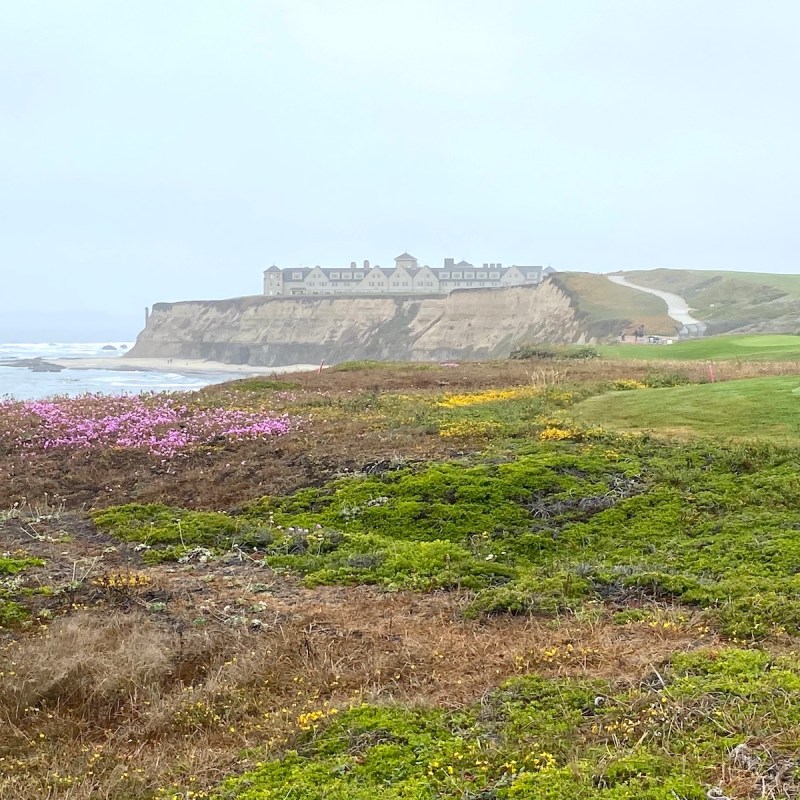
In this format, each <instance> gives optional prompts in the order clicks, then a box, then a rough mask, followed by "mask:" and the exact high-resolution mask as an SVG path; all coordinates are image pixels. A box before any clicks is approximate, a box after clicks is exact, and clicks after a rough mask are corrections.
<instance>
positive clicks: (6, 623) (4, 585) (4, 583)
mask: <svg viewBox="0 0 800 800" xmlns="http://www.w3.org/2000/svg"><path fill="white" fill-rule="evenodd" d="M43 563H44V562H43V561H42V560H41V559H38V558H30V557H29V556H26V555H10V554H9V555H0V631H2V630H3V629H4V628H12V627H14V626H16V625H19V624H20V623H23V622H25V621H26V620H28V619H29V618H30V613H29V612H28V610H27V608H26V607H25V605H24V604H22V603H20V602H18V600H17V599H16V598H17V595H18V594H19V591H18V590H17V586H16V581H14V577H15V576H17V575H20V574H21V573H23V572H24V571H25V570H27V569H28V568H30V567H37V566H40V565H41V564H43Z"/></svg>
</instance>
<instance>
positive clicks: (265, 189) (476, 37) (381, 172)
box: [0, 0, 800, 339]
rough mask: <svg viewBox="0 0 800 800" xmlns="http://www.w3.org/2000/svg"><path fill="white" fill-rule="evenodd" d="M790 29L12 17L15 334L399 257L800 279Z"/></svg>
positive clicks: (701, 7) (0, 93)
mask: <svg viewBox="0 0 800 800" xmlns="http://www.w3.org/2000/svg"><path fill="white" fill-rule="evenodd" d="M798 31H800V4H798V3H797V2H794V0H770V1H769V2H766V3H765V2H756V0H751V1H749V2H740V1H737V0H229V2H222V0H214V2H209V1H206V0H136V2H118V1H117V0H71V2H65V1H64V0H30V2H27V1H26V2H5V3H2V8H0V242H1V243H2V260H1V261H0V265H1V266H0V270H1V271H2V290H1V293H0V339H3V338H5V339H9V338H11V337H12V336H14V335H15V333H16V335H17V338H19V336H20V334H21V332H24V334H25V335H24V336H22V338H30V337H31V336H35V334H36V332H37V331H41V332H42V335H45V331H46V338H56V336H57V334H58V333H59V332H60V333H62V336H61V337H60V338H70V336H71V335H72V336H73V337H74V336H78V337H79V338H80V337H82V336H90V335H91V334H95V335H96V336H98V337H100V338H103V337H106V338H112V337H113V338H119V337H122V338H131V337H133V336H134V335H135V334H136V333H137V332H138V330H139V328H140V327H141V322H142V319H143V308H144V306H145V305H149V304H152V303H153V302H157V301H161V300H181V299H211V298H223V297H231V296H238V295H244V294H257V293H259V292H260V291H261V276H262V270H263V269H264V268H265V267H267V266H269V265H270V264H272V263H273V262H274V263H277V264H278V265H281V266H288V265H295V264H304V265H313V264H317V263H320V264H323V265H340V264H345V265H346V264H349V263H350V261H351V260H358V261H361V260H363V259H365V258H368V259H370V260H371V261H372V262H373V263H375V262H377V263H380V264H382V265H389V264H391V263H392V258H393V257H394V256H395V255H397V254H398V253H400V252H402V251H404V250H408V251H409V252H411V253H413V254H414V255H416V256H417V257H418V258H419V259H420V260H421V261H423V262H427V263H430V264H434V265H439V264H441V262H442V259H443V258H444V257H446V256H453V257H455V258H456V259H461V258H466V259H467V260H469V261H474V262H483V261H502V262H503V263H514V262H516V263H522V264H551V265H552V266H553V267H555V268H556V269H564V270H574V269H585V270H591V271H597V272H603V271H610V270H615V269H629V268H653V267H691V268H700V269H706V268H707V269H712V268H714V269H718V268H727V269H740V270H759V271H765V272H766V271H773V272H800V263H798V253H800V224H798V209H800V203H798V200H800V157H798V149H799V148H800V135H799V134H800V125H798V123H799V122H800V104H798V102H797V92H798V89H797V83H798V77H799V76H800V47H798ZM66 311H69V312H70V313H71V314H72V317H70V318H65V317H63V316H62V315H63V313H64V312H66ZM54 326H55V327H54ZM59 326H61V327H60V328H59ZM56 328H58V330H57V331H56Z"/></svg>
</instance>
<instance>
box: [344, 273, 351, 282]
mask: <svg viewBox="0 0 800 800" xmlns="http://www.w3.org/2000/svg"><path fill="white" fill-rule="evenodd" d="M352 277H353V276H352V275H351V274H350V273H349V272H343V273H342V280H343V281H349V280H352Z"/></svg>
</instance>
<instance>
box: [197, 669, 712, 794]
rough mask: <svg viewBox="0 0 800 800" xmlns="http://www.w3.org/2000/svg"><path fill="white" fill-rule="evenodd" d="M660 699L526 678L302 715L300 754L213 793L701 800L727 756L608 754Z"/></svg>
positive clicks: (652, 751) (653, 750)
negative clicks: (465, 702) (462, 698)
mask: <svg viewBox="0 0 800 800" xmlns="http://www.w3.org/2000/svg"><path fill="white" fill-rule="evenodd" d="M665 672H666V670H665ZM667 674H668V673H667ZM653 694H654V693H653V692H652V690H649V689H647V688H646V687H639V688H636V689H633V690H630V691H627V692H623V693H621V694H616V693H614V691H613V690H612V688H611V687H610V686H608V685H607V684H605V683H604V682H602V681H576V680H546V679H544V678H541V677H539V676H534V675H526V676H521V677H518V678H514V679H512V680H510V681H507V682H506V683H504V684H503V685H502V686H501V687H499V689H497V690H495V691H494V692H492V693H491V694H490V695H489V696H488V697H487V698H484V700H483V701H482V702H481V703H480V705H479V706H476V707H473V708H468V709H466V710H464V711H451V712H448V713H445V712H443V711H440V710H423V709H414V708H401V707H395V706H386V707H382V706H375V705H362V706H359V707H356V708H353V709H350V710H346V711H343V712H342V713H332V712H331V711H330V710H328V711H327V712H324V713H323V712H320V713H318V714H316V715H314V714H307V715H301V716H300V717H299V718H298V725H299V728H300V730H299V731H298V736H297V738H296V741H295V743H294V749H292V750H290V751H288V752H287V753H286V754H285V756H284V757H283V758H281V759H278V760H274V761H270V762H267V763H265V764H263V765H261V766H259V767H257V768H256V769H255V770H252V771H250V772H247V773H245V774H244V775H241V776H237V777H234V778H231V779H229V780H228V781H226V782H225V783H224V784H223V785H222V786H221V787H220V788H219V789H218V790H217V792H216V793H215V794H213V795H212V797H214V798H215V800H233V798H237V799H238V800H255V799H256V798H259V800H270V798H284V797H291V796H296V797H302V798H305V799H306V800H322V798H326V799H330V798H335V799H336V800H345V798H347V800H372V798H374V797H381V798H395V800H400V799H401V798H402V799H403V800H423V799H424V800H432V798H452V799H453V800H456V798H459V800H464V798H472V800H478V798H494V799H495V800H514V798H517V800H519V799H520V798H521V799H522V800H528V799H530V800H534V798H535V799H536V800H539V798H552V799H553V800H572V798H575V797H580V798H586V800H592V799H593V798H598V800H634V798H636V799H638V798H649V800H674V797H675V794H672V793H673V792H678V793H679V794H678V795H677V796H678V797H681V798H686V800H701V798H705V797H706V792H707V787H705V786H704V785H703V783H702V781H701V780H700V775H701V774H702V772H703V770H704V769H705V768H706V764H707V762H708V760H709V759H714V758H716V759H718V760H719V759H720V758H724V757H725V754H724V752H723V750H722V749H719V750H717V751H716V752H714V753H709V752H705V751H704V752H703V759H705V760H701V759H700V758H699V757H696V756H681V755H673V754H670V753H668V752H666V751H665V750H664V748H662V747H661V743H660V742H659V741H658V737H655V736H654V737H648V736H643V737H638V739H637V740H633V739H632V740H631V741H627V740H626V739H625V737H623V738H622V739H620V738H619V737H618V738H617V739H616V742H615V744H614V746H613V747H609V745H610V742H607V737H608V734H607V732H606V728H605V727H604V725H605V724H606V722H607V721H610V720H611V719H612V718H613V717H614V716H615V715H618V714H619V711H620V710H621V709H625V710H628V709H631V708H634V707H636V706H637V705H639V706H642V705H643V704H646V703H648V702H650V701H652V700H653V699H657V698H654V697H653ZM696 699H697V702H698V703H707V702H708V699H709V698H708V696H707V695H703V694H700V695H698V697H697V698H696ZM600 701H603V702H600ZM643 707H644V706H643ZM646 707H648V708H649V706H646ZM312 718H313V719H312ZM700 720H701V717H692V716H691V715H688V716H687V718H686V720H685V722H684V724H683V725H682V727H681V735H684V736H686V737H687V740H691V737H692V736H693V735H694V733H695V730H696V729H697V728H698V727H700V728H702V723H700V722H699V721H700ZM656 724H658V723H656ZM611 753H613V755H611ZM287 791H288V792H289V794H287Z"/></svg>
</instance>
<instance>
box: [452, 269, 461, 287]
mask: <svg viewBox="0 0 800 800" xmlns="http://www.w3.org/2000/svg"><path fill="white" fill-rule="evenodd" d="M453 280H454V281H458V280H461V273H460V272H454V273H453ZM458 285H459V286H460V285H461V284H458Z"/></svg>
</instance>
